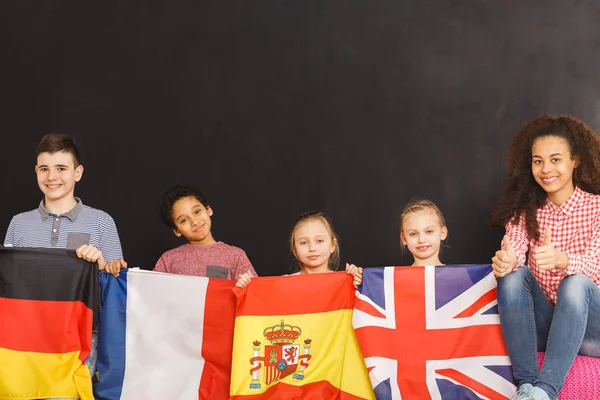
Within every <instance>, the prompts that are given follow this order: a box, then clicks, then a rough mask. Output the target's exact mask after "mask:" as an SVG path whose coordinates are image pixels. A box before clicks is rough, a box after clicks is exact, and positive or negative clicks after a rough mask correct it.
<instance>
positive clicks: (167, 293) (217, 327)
mask: <svg viewBox="0 0 600 400" xmlns="http://www.w3.org/2000/svg"><path fill="white" fill-rule="evenodd" d="M100 281H101V290H102V295H101V298H102V307H101V310H100V340H99V344H98V374H99V382H98V383H97V384H96V385H95V386H94V392H95V395H96V399H114V400H116V399H123V400H127V399H134V400H139V399H144V400H153V399H156V400H158V399H160V400H164V399H177V400H186V399H189V400H192V399H217V400H218V399H227V398H229V383H230V375H231V350H232V340H233V323H234V311H235V296H234V295H233V292H232V288H233V285H234V282H233V281H231V280H221V279H209V278H203V277H196V276H186V275H173V274H164V273H158V272H150V271H143V270H135V269H122V270H121V273H120V275H119V277H117V278H115V277H114V276H112V275H109V274H106V273H102V274H101V276H100Z"/></svg>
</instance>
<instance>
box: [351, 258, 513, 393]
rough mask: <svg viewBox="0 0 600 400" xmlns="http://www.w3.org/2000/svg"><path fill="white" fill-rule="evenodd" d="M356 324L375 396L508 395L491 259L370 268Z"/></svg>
mask: <svg viewBox="0 0 600 400" xmlns="http://www.w3.org/2000/svg"><path fill="white" fill-rule="evenodd" d="M356 296H357V298H356V301H355V309H354V317H353V325H354V329H355V332H356V337H357V339H358V341H359V343H360V347H361V350H362V352H363V356H364V358H365V363H366V365H367V369H368V370H369V377H370V378H371V383H372V385H373V390H374V392H375V395H376V397H377V399H380V400H381V399H386V400H387V399H390V400H400V399H402V400H412V399H415V400H423V399H434V400H438V399H439V400H451V399H452V400H455V399H456V400H467V399H468V400H470V399H490V400H496V399H498V400H506V399H509V398H510V397H511V396H512V395H514V393H515V391H516V387H515V385H514V381H513V378H512V368H511V364H510V359H509V358H508V353H507V351H506V347H505V345H504V340H503V338H502V331H501V329H500V319H499V316H498V303H497V300H496V279H495V278H494V275H493V273H492V268H491V265H489V264H488V265H455V266H438V267H434V266H427V267H386V268H367V269H365V270H364V272H363V283H362V285H361V286H360V287H359V290H358V291H357V292H356Z"/></svg>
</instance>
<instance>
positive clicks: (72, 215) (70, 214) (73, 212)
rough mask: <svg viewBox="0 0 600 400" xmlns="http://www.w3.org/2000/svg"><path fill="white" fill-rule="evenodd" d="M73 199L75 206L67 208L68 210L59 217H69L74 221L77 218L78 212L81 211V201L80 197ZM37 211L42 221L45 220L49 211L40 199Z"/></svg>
mask: <svg viewBox="0 0 600 400" xmlns="http://www.w3.org/2000/svg"><path fill="white" fill-rule="evenodd" d="M75 201H76V202H77V204H76V205H75V207H73V208H72V209H71V210H69V211H68V212H66V213H64V214H62V215H61V217H67V218H69V219H70V220H71V222H75V221H76V220H77V217H78V216H79V213H81V210H82V209H83V202H82V201H81V199H80V198H79V197H75ZM38 211H39V213H40V217H41V218H42V221H43V220H45V219H46V218H48V216H49V215H50V211H48V209H47V208H46V205H45V204H44V200H42V201H40V205H39V207H38Z"/></svg>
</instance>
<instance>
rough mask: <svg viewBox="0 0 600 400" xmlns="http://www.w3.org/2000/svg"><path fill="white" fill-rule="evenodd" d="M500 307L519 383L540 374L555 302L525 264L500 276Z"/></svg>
mask: <svg viewBox="0 0 600 400" xmlns="http://www.w3.org/2000/svg"><path fill="white" fill-rule="evenodd" d="M498 311H499V313H500V322H501V324H502V325H501V326H502V334H503V336H504V342H505V343H506V348H507V349H508V355H509V356H510V360H511V362H512V366H513V375H514V378H515V380H516V381H517V384H518V385H519V386H521V385H523V384H525V383H530V384H533V383H534V382H535V381H536V380H537V378H538V364H537V353H538V351H541V350H543V349H544V344H545V343H546V340H547V335H548V331H549V330H550V323H551V321H552V314H553V309H552V305H551V304H550V302H549V301H548V299H547V298H546V296H545V295H544V292H542V289H541V288H540V285H539V284H538V283H537V281H536V279H535V277H534V276H533V275H532V274H531V271H529V268H527V267H526V266H522V267H520V268H519V269H517V270H516V271H514V272H511V273H510V274H508V275H506V276H504V277H502V278H500V279H498Z"/></svg>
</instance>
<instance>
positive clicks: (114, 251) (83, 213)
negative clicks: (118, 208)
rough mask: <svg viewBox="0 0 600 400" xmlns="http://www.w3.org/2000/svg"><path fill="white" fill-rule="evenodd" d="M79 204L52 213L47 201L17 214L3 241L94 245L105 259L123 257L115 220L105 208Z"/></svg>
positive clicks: (26, 244) (55, 245) (56, 245)
mask: <svg viewBox="0 0 600 400" xmlns="http://www.w3.org/2000/svg"><path fill="white" fill-rule="evenodd" d="M75 200H76V201H77V205H76V206H75V207H73V209H72V210H71V211H69V212H67V213H64V214H61V215H56V214H52V213H50V212H49V211H48V210H47V209H46V206H45V205H44V200H42V201H41V202H40V205H39V207H38V208H36V209H35V210H31V211H27V212H24V213H21V214H17V215H15V216H14V217H13V218H12V220H11V221H10V225H9V226H8V231H7V232H6V239H5V240H4V244H5V246H6V245H9V246H10V245H12V246H15V247H46V248H62V249H69V250H76V249H77V248H78V247H80V246H82V245H84V244H91V245H93V246H94V247H96V248H97V249H99V250H100V251H101V252H102V255H103V256H104V261H106V262H110V261H112V260H119V259H122V258H123V251H122V250H121V241H120V240H119V234H118V232H117V227H116V225H115V221H114V220H113V219H112V217H111V216H110V215H108V214H107V213H105V212H104V211H101V210H98V209H95V208H92V207H89V206H86V205H84V204H83V203H82V201H81V199H79V198H78V197H75Z"/></svg>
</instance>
